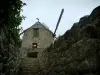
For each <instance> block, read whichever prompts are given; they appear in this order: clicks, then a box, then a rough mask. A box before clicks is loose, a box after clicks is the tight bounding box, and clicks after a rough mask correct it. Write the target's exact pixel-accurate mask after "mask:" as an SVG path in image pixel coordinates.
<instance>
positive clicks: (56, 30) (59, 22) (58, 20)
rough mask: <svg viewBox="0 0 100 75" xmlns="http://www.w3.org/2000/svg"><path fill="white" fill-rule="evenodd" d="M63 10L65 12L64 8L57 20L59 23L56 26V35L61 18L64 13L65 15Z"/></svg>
mask: <svg viewBox="0 0 100 75" xmlns="http://www.w3.org/2000/svg"><path fill="white" fill-rule="evenodd" d="M63 12H64V9H62V11H61V14H60V16H59V19H58V22H57V25H56V28H55V31H54V36H55V33H56V31H57V28H58V25H59V23H60V20H61V17H62V15H63Z"/></svg>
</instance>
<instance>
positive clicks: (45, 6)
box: [21, 0, 100, 36]
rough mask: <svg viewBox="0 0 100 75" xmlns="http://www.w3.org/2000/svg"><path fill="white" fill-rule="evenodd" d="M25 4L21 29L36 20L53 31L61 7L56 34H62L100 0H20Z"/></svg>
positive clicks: (90, 10)
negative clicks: (24, 17)
mask: <svg viewBox="0 0 100 75" xmlns="http://www.w3.org/2000/svg"><path fill="white" fill-rule="evenodd" d="M22 1H23V2H25V3H26V4H27V6H24V7H23V12H22V14H23V15H24V16H26V19H25V20H23V22H22V24H21V26H22V27H23V30H25V29H27V28H28V27H30V26H31V25H33V24H34V23H35V22H36V21H37V20H36V18H39V19H40V22H44V23H45V24H46V25H47V26H48V27H49V29H50V30H51V31H52V32H54V30H55V27H56V23H57V21H58V18H59V15H60V13H61V9H62V8H64V13H63V16H62V19H61V22H60V24H59V27H58V30H57V32H56V35H57V36H59V35H63V34H64V33H65V31H67V30H68V29H70V28H71V26H72V25H73V23H75V22H78V21H79V19H80V18H81V17H82V16H84V15H88V14H90V13H91V12H92V10H93V9H94V8H95V7H97V6H98V5H100V0H22Z"/></svg>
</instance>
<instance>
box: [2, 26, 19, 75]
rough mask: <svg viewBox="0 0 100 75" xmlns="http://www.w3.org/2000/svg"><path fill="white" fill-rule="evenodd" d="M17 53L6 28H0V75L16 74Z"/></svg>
mask: <svg viewBox="0 0 100 75" xmlns="http://www.w3.org/2000/svg"><path fill="white" fill-rule="evenodd" d="M18 52H19V49H18V48H16V47H15V46H14V40H13V39H12V38H11V37H10V36H9V34H8V31H7V28H6V27H4V28H0V75H16V74H17V71H18V69H19V63H20V59H19V54H18Z"/></svg>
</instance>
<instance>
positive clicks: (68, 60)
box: [40, 6, 100, 75]
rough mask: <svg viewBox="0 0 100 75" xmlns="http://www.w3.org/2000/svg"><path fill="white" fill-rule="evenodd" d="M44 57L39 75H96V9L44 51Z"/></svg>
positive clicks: (99, 53)
mask: <svg viewBox="0 0 100 75" xmlns="http://www.w3.org/2000/svg"><path fill="white" fill-rule="evenodd" d="M45 57H46V58H48V63H47V65H46V67H45V69H44V70H42V71H41V72H40V75H100V74H99V73H100V72H99V71H100V6H98V7H96V8H95V9H94V10H93V11H92V13H91V14H90V15H86V16H84V17H82V18H81V19H80V20H79V22H77V23H74V25H73V26H72V28H71V29H70V30H68V31H66V33H65V34H64V35H63V36H60V37H59V38H58V39H57V40H56V41H55V42H54V44H52V45H51V46H50V47H49V48H47V49H46V51H45Z"/></svg>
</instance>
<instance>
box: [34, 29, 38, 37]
mask: <svg viewBox="0 0 100 75" xmlns="http://www.w3.org/2000/svg"><path fill="white" fill-rule="evenodd" d="M33 36H34V37H38V36H39V28H34V32H33Z"/></svg>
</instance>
